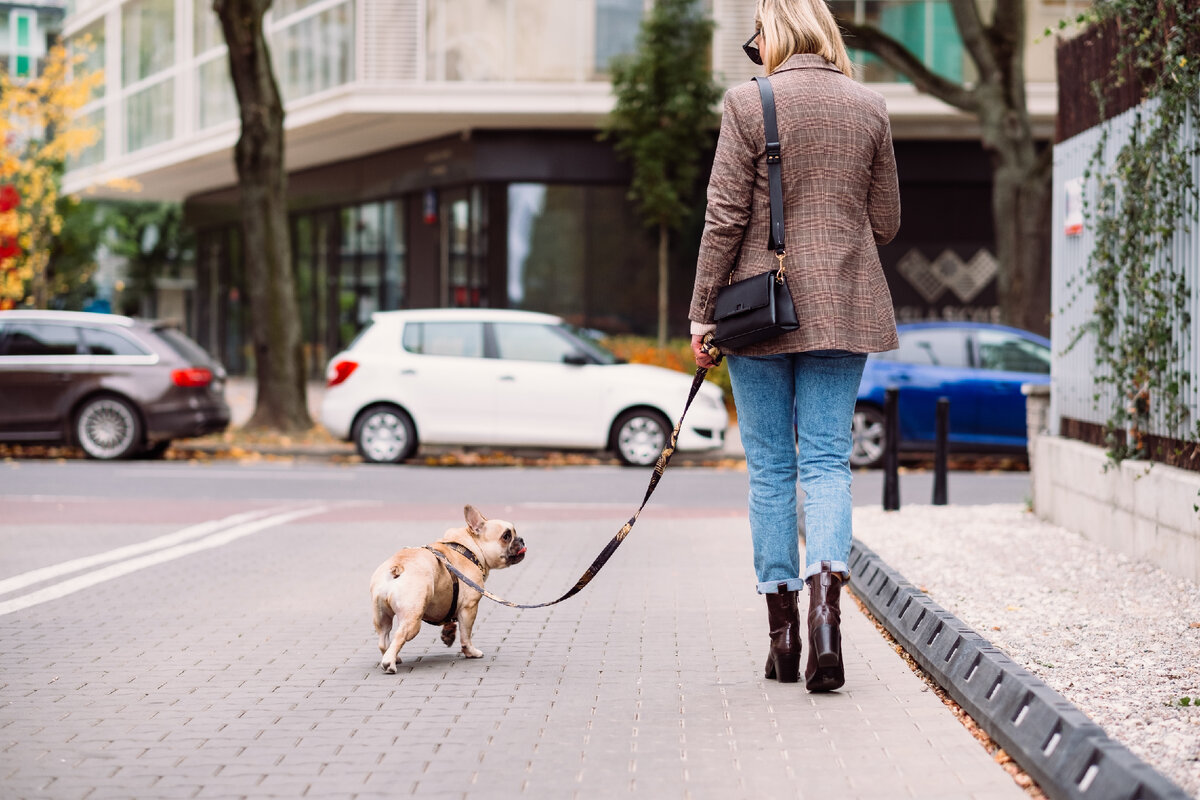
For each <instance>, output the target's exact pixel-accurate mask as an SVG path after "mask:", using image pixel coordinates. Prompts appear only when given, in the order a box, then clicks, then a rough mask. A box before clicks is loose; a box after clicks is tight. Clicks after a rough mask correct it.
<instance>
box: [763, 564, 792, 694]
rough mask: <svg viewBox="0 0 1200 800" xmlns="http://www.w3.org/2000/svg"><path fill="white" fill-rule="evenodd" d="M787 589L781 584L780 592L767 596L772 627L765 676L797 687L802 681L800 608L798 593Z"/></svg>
mask: <svg viewBox="0 0 1200 800" xmlns="http://www.w3.org/2000/svg"><path fill="white" fill-rule="evenodd" d="M786 587H787V584H786V583H781V584H779V591H778V592H776V593H775V594H768V595H764V596H765V597H766V598H767V620H768V621H769V622H770V624H771V650H770V652H769V653H767V668H766V673H765V676H766V677H767V678H774V679H775V680H777V681H779V682H780V683H795V682H796V681H798V680H800V650H801V644H800V612H799V611H798V610H797V608H796V594H797V593H796V592H794V591H792V592H789V591H786Z"/></svg>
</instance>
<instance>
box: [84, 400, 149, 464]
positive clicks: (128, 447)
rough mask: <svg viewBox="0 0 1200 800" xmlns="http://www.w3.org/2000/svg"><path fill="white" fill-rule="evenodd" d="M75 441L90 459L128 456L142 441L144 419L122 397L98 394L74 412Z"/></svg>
mask: <svg viewBox="0 0 1200 800" xmlns="http://www.w3.org/2000/svg"><path fill="white" fill-rule="evenodd" d="M75 441H77V442H79V446H80V447H82V448H83V452H84V453H86V454H87V456H88V458H97V459H101V460H110V459H115V458H128V457H129V456H132V455H133V454H134V453H135V452H137V449H138V447H139V446H140V445H141V441H142V422H141V420H140V419H139V418H138V414H137V411H135V410H134V408H133V406H131V405H130V404H129V403H127V402H125V401H124V400H122V399H120V398H119V397H112V396H105V397H95V398H92V399H91V400H89V401H87V402H86V403H84V405H83V407H81V408H80V409H79V413H78V414H76V415H75Z"/></svg>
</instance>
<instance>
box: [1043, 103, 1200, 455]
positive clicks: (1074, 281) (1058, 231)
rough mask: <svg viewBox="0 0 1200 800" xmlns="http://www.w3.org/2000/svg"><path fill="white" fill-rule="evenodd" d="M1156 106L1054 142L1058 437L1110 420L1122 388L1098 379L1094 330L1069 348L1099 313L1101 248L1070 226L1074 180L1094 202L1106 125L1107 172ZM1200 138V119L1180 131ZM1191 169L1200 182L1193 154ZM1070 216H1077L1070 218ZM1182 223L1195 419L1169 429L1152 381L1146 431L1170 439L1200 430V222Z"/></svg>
mask: <svg viewBox="0 0 1200 800" xmlns="http://www.w3.org/2000/svg"><path fill="white" fill-rule="evenodd" d="M1154 108H1155V105H1154V104H1153V103H1145V104H1143V105H1141V106H1138V107H1136V108H1132V109H1130V110H1128V111H1125V112H1124V113H1122V114H1120V115H1118V116H1116V117H1113V118H1112V119H1110V120H1108V121H1107V122H1105V123H1103V124H1102V125H1098V126H1096V127H1093V128H1090V129H1088V130H1086V131H1084V132H1083V133H1080V134H1079V135H1077V136H1074V137H1072V138H1070V139H1067V140H1066V141H1064V142H1061V143H1060V144H1057V145H1055V147H1054V210H1053V222H1052V224H1053V236H1052V249H1051V259H1052V264H1053V267H1052V273H1053V279H1052V289H1051V309H1052V312H1053V316H1052V318H1051V323H1050V339H1051V342H1052V344H1053V347H1054V358H1053V366H1052V369H1051V386H1052V391H1051V399H1050V432H1051V433H1054V434H1057V433H1058V432H1059V426H1060V422H1061V420H1062V418H1064V417H1068V418H1071V419H1076V420H1081V421H1083V422H1089V423H1094V424H1097V425H1103V424H1104V423H1105V422H1106V421H1107V420H1108V419H1109V418H1110V417H1111V415H1112V410H1113V408H1114V403H1115V402H1116V401H1117V397H1116V389H1115V388H1114V387H1112V386H1110V385H1104V384H1100V383H1098V382H1097V380H1096V379H1097V377H1098V376H1103V374H1104V373H1103V372H1102V371H1101V368H1100V367H1098V366H1097V364H1096V338H1095V335H1094V334H1093V333H1087V334H1085V335H1084V336H1083V337H1082V338H1080V339H1079V341H1078V342H1076V343H1075V345H1074V346H1073V347H1071V348H1070V349H1068V345H1069V344H1070V343H1071V341H1072V339H1074V338H1075V337H1076V334H1077V332H1078V331H1079V330H1080V329H1081V328H1082V326H1083V325H1084V324H1085V323H1086V322H1087V321H1088V320H1089V319H1090V318H1091V317H1092V315H1093V310H1094V307H1095V301H1096V291H1095V287H1094V286H1092V285H1091V284H1089V283H1088V282H1087V280H1086V270H1087V266H1088V257H1089V254H1090V253H1091V251H1092V248H1093V246H1094V235H1093V231H1092V230H1091V229H1090V228H1089V226H1088V225H1087V224H1086V222H1085V223H1084V224H1083V227H1082V230H1081V231H1079V232H1077V233H1071V234H1069V233H1068V232H1067V227H1068V225H1069V224H1071V223H1072V222H1078V221H1079V220H1078V215H1069V213H1068V212H1069V211H1074V210H1076V209H1075V208H1074V206H1075V205H1076V203H1075V202H1072V201H1073V200H1075V199H1078V196H1077V197H1076V198H1070V192H1069V182H1071V181H1081V180H1082V181H1083V186H1082V196H1085V197H1087V198H1088V202H1089V203H1091V202H1094V200H1095V198H1096V181H1095V179H1094V178H1091V179H1086V180H1084V175H1085V172H1087V170H1088V166H1089V162H1090V161H1091V159H1092V156H1093V154H1094V153H1095V151H1096V147H1097V145H1098V143H1099V142H1100V138H1101V135H1102V133H1103V132H1104V130H1105V129H1107V131H1108V140H1107V142H1106V145H1105V152H1104V158H1103V169H1105V170H1108V169H1111V168H1112V166H1113V163H1114V161H1115V159H1116V156H1117V153H1118V152H1119V151H1120V149H1121V146H1122V145H1123V144H1124V143H1125V142H1126V141H1128V140H1129V137H1130V136H1132V135H1133V134H1134V133H1135V128H1136V125H1137V120H1138V114H1139V112H1140V114H1141V116H1142V119H1143V120H1145V118H1146V117H1148V116H1150V115H1152V114H1153V113H1154ZM1142 124H1143V125H1144V124H1145V122H1144V121H1143V123H1142ZM1197 136H1200V130H1197V129H1196V126H1195V125H1194V120H1193V121H1192V123H1189V124H1188V125H1187V127H1186V128H1185V129H1184V130H1183V131H1182V132H1181V138H1182V140H1183V141H1184V142H1194V141H1196V138H1197ZM1191 166H1192V176H1193V180H1194V181H1195V182H1196V184H1195V185H1197V186H1200V159H1196V158H1193V160H1192V165H1191ZM1118 191H1119V190H1118ZM1069 206H1070V208H1069ZM1069 216H1073V218H1072V219H1069V218H1068V217H1069ZM1193 216H1195V214H1193ZM1180 223H1181V224H1180V225H1177V226H1176V230H1177V231H1181V229H1182V227H1183V223H1186V224H1187V227H1188V228H1189V230H1188V231H1187V232H1186V233H1184V232H1177V233H1176V235H1175V236H1174V239H1173V241H1172V243H1171V248H1170V250H1171V258H1172V261H1173V269H1174V270H1175V271H1176V272H1178V271H1182V272H1183V273H1184V276H1185V277H1186V280H1187V286H1188V290H1189V293H1190V299H1189V301H1188V310H1189V312H1190V317H1191V321H1190V323H1188V324H1186V325H1185V324H1184V321H1183V320H1182V319H1180V320H1178V326H1177V327H1178V338H1177V341H1178V342H1179V345H1180V357H1179V360H1178V362H1177V363H1176V365H1175V369H1176V370H1177V372H1178V373H1180V374H1182V373H1187V374H1190V375H1191V381H1190V384H1189V385H1188V386H1187V388H1186V391H1187V394H1188V396H1187V397H1184V398H1182V400H1183V401H1184V405H1185V406H1186V408H1188V409H1189V411H1190V415H1191V416H1190V419H1189V420H1188V421H1187V422H1185V429H1184V430H1182V431H1180V430H1170V429H1169V426H1168V425H1167V424H1166V421H1165V420H1164V414H1163V405H1164V404H1163V403H1162V402H1159V400H1160V397H1161V396H1160V395H1159V392H1161V391H1162V389H1161V387H1157V386H1151V387H1150V392H1151V399H1150V412H1151V419H1150V426H1149V430H1148V431H1146V432H1147V433H1150V434H1153V435H1156V436H1163V437H1167V438H1180V437H1181V436H1185V435H1187V434H1189V433H1191V432H1193V431H1195V429H1196V428H1195V426H1196V421H1197V420H1198V419H1200V392H1198V388H1200V387H1198V386H1197V384H1198V383H1200V341H1198V340H1197V339H1198V336H1200V219H1190V220H1180ZM1162 257H1163V256H1162V254H1161V253H1160V254H1159V255H1158V256H1157V258H1159V259H1161V258H1162Z"/></svg>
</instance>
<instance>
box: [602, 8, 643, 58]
mask: <svg viewBox="0 0 1200 800" xmlns="http://www.w3.org/2000/svg"><path fill="white" fill-rule="evenodd" d="M641 25H642V0H596V72H597V73H599V74H601V75H607V74H608V65H609V63H610V62H611V61H612V60H613V58H614V57H616V56H620V55H624V54H626V53H632V52H633V51H634V48H635V47H636V45H637V35H638V29H639V28H640V27H641Z"/></svg>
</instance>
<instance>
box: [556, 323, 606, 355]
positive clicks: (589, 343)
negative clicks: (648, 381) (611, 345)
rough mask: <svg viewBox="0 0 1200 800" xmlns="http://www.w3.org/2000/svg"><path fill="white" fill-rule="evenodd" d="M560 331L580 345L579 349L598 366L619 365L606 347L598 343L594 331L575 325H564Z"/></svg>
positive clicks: (560, 327) (560, 326)
mask: <svg viewBox="0 0 1200 800" xmlns="http://www.w3.org/2000/svg"><path fill="white" fill-rule="evenodd" d="M558 329H559V330H560V331H562V332H563V334H564V335H566V336H568V337H570V339H571V340H572V341H574V342H575V343H576V344H578V346H579V349H580V350H582V351H584V352H585V353H587V354H588V355H589V356H590V357H591V358H593V359H594V360H595V362H596V363H597V364H617V363H619V362H620V359H618V358H617V357H616V356H614V355H613V354H612V353H610V352H609V351H608V350H607V349H606V348H605V347H604V345H602V344H600V342H599V341H597V335H596V334H595V333H594V332H592V331H587V330H584V329H582V328H576V327H575V326H574V325H568V324H567V323H565V322H564V323H562V324H561V325H559V326H558Z"/></svg>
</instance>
